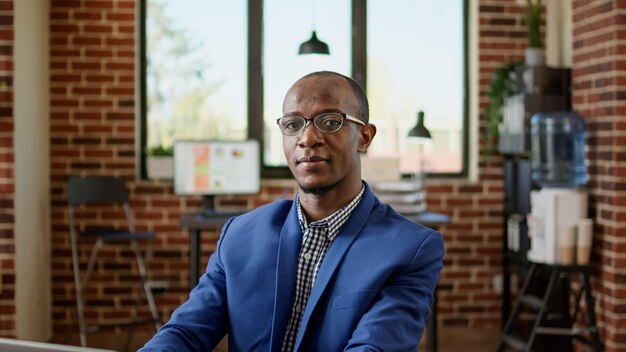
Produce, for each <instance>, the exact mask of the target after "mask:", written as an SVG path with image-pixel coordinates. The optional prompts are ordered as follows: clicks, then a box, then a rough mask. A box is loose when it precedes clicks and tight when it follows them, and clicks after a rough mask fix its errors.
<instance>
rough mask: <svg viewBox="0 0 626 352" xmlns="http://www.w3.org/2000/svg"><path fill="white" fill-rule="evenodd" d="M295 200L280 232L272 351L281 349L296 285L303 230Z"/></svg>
mask: <svg viewBox="0 0 626 352" xmlns="http://www.w3.org/2000/svg"><path fill="white" fill-rule="evenodd" d="M295 202H296V201H295V200H294V202H293V204H292V206H291V209H290V210H289V213H288V214H287V218H286V219H285V224H284V225H283V228H282V230H281V232H280V244H279V246H278V260H277V264H276V265H277V268H276V292H275V296H274V317H273V323H272V341H271V345H270V350H271V351H280V350H281V347H282V344H283V340H284V338H285V331H286V330H287V323H288V322H289V315H290V314H291V305H292V301H293V295H294V291H295V285H296V273H297V270H298V253H299V252H300V247H301V245H302V230H301V229H300V223H299V222H298V211H297V209H296V206H295V204H296V203H295Z"/></svg>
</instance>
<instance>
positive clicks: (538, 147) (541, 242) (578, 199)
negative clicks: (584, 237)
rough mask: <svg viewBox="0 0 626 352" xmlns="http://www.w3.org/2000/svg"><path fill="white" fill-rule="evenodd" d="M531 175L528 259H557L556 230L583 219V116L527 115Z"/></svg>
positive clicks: (550, 261)
mask: <svg viewBox="0 0 626 352" xmlns="http://www.w3.org/2000/svg"><path fill="white" fill-rule="evenodd" d="M530 124H531V178H532V181H533V183H534V184H535V185H537V186H539V187H541V189H539V190H535V191H532V192H531V194H530V206H531V212H530V214H529V215H528V218H527V222H528V232H529V237H530V248H529V251H528V254H527V255H528V259H529V260H531V261H533V262H536V263H546V264H556V263H561V262H562V259H563V258H561V257H560V254H559V232H560V231H563V230H564V229H565V227H567V226H573V224H577V223H578V222H579V221H580V220H582V219H585V218H586V217H587V198H588V195H587V190H586V189H585V188H584V186H585V184H586V182H587V174H586V167H585V158H584V144H585V124H584V119H583V118H582V117H581V116H580V115H579V114H578V113H576V112H573V111H557V112H542V113H537V114H535V115H533V117H532V118H531V122H530Z"/></svg>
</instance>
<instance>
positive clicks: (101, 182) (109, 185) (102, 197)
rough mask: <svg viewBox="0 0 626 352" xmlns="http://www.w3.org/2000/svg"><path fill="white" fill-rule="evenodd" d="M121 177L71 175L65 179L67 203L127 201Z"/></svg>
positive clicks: (72, 204)
mask: <svg viewBox="0 0 626 352" xmlns="http://www.w3.org/2000/svg"><path fill="white" fill-rule="evenodd" d="M127 202H128V190H127V189H126V184H125V182H124V180H123V179H121V178H117V177H113V176H84V177H81V176H72V177H70V179H69V180H68V181H67V204H68V205H70V206H75V205H80V204H95V203H127Z"/></svg>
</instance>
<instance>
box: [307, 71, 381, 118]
mask: <svg viewBox="0 0 626 352" xmlns="http://www.w3.org/2000/svg"><path fill="white" fill-rule="evenodd" d="M331 75H332V76H337V77H341V78H343V79H345V80H346V81H348V84H350V87H351V88H352V93H354V96H355V97H356V99H357V108H358V110H359V111H358V112H359V115H360V116H355V117H360V118H362V119H363V121H364V122H365V123H369V120H370V107H369V102H368V101H367V95H366V94H365V90H364V89H363V87H361V85H360V84H359V83H358V82H357V81H355V80H353V79H352V78H350V77H348V76H344V75H342V74H341V73H337V72H333V71H317V72H312V73H309V74H307V75H305V76H304V77H302V78H300V79H304V78H307V77H311V76H331Z"/></svg>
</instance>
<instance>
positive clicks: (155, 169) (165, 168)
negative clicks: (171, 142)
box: [147, 156, 174, 180]
mask: <svg viewBox="0 0 626 352" xmlns="http://www.w3.org/2000/svg"><path fill="white" fill-rule="evenodd" d="M147 169H148V178H149V179H152V180H154V179H161V180H163V179H165V180H171V179H173V178H174V157H172V156H149V157H148V160H147Z"/></svg>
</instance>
